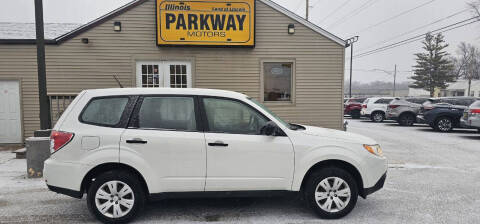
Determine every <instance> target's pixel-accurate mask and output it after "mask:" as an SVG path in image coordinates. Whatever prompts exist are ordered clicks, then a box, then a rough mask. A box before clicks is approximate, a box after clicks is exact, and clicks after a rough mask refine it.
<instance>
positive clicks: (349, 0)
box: [317, 0, 352, 22]
mask: <svg viewBox="0 0 480 224" xmlns="http://www.w3.org/2000/svg"><path fill="white" fill-rule="evenodd" d="M351 1H352V0H347V1H345V2H343V4H341V5H340V6H338V7H337V8H335V9H334V10H333V11H332V12H330V13H329V14H328V15H327V16H325V17H323V18H322V19H319V20H317V21H318V22H322V21H325V20H326V19H328V18H329V17H330V16H332V15H333V14H335V13H336V12H337V11H339V10H340V9H342V8H343V7H345V6H346V5H347V4H348V3H350V2H351Z"/></svg>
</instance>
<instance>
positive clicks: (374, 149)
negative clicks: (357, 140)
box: [363, 144, 383, 156]
mask: <svg viewBox="0 0 480 224" xmlns="http://www.w3.org/2000/svg"><path fill="white" fill-rule="evenodd" d="M363 148H365V149H366V150H367V151H368V152H370V153H372V154H373V155H376V156H383V151H382V148H381V147H380V145H378V144H377V145H363Z"/></svg>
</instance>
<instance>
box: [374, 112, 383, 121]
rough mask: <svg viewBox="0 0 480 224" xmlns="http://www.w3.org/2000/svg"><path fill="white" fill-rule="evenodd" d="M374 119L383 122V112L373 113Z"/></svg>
mask: <svg viewBox="0 0 480 224" xmlns="http://www.w3.org/2000/svg"><path fill="white" fill-rule="evenodd" d="M373 121H375V122H382V121H383V114H381V113H375V114H374V115H373Z"/></svg>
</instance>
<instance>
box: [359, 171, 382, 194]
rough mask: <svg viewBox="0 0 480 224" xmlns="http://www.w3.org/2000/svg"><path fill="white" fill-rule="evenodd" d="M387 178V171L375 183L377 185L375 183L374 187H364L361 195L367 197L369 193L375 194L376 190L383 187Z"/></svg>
mask: <svg viewBox="0 0 480 224" xmlns="http://www.w3.org/2000/svg"><path fill="white" fill-rule="evenodd" d="M386 179H387V173H386V172H385V174H383V175H382V177H380V179H379V180H378V181H377V183H375V185H373V187H369V188H364V189H363V195H361V196H362V197H364V198H366V197H367V196H368V195H370V194H373V193H375V192H376V191H378V190H380V189H382V188H383V185H384V184H385V180H386Z"/></svg>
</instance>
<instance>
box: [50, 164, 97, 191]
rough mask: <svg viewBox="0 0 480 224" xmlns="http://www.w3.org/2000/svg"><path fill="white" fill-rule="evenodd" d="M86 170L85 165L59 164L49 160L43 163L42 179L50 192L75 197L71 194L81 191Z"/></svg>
mask: <svg viewBox="0 0 480 224" xmlns="http://www.w3.org/2000/svg"><path fill="white" fill-rule="evenodd" d="M88 170H89V169H88V166H86V165H82V164H77V163H69V162H60V161H57V160H54V159H52V158H50V159H47V160H46V161H45V163H44V168H43V177H44V179H45V183H46V184H47V186H48V188H49V189H50V190H52V191H54V192H57V193H61V194H66V195H69V196H72V195H75V196H77V194H76V193H73V192H80V191H81V189H80V187H81V184H82V180H83V177H84V176H85V175H86V173H87V171H88ZM72 197H73V196H72ZM77 197H78V196H77Z"/></svg>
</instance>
